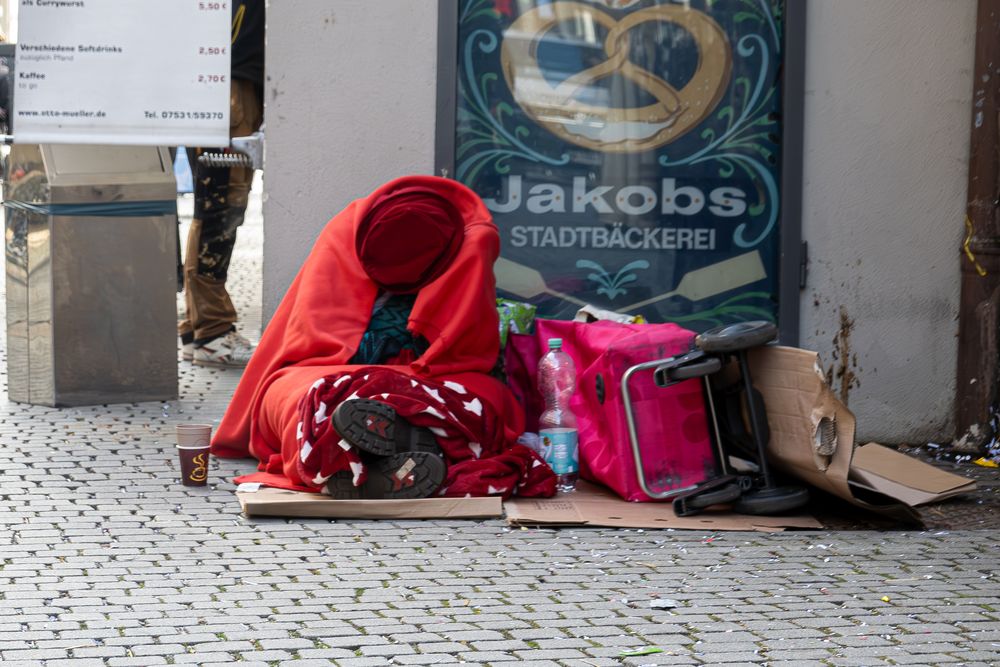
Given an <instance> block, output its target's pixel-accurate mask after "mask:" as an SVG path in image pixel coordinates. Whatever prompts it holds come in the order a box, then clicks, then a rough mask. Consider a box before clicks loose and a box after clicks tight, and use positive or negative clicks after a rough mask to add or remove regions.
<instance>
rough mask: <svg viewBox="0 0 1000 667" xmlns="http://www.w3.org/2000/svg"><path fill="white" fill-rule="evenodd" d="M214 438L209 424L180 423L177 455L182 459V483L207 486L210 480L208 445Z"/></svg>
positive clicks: (178, 426)
mask: <svg viewBox="0 0 1000 667" xmlns="http://www.w3.org/2000/svg"><path fill="white" fill-rule="evenodd" d="M211 439H212V427H211V425H209V424H178V425H177V455H178V457H179V458H180V461H181V483H182V484H184V486H205V484H206V483H207V482H208V461H209V456H210V455H209V451H208V445H209V442H210V441H211Z"/></svg>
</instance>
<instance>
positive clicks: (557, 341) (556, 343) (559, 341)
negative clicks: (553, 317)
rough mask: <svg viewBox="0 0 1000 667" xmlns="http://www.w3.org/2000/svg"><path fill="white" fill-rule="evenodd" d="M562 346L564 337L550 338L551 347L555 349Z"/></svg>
mask: <svg viewBox="0 0 1000 667" xmlns="http://www.w3.org/2000/svg"><path fill="white" fill-rule="evenodd" d="M561 347H562V338H550V339H549V349H550V350H554V349H557V348H561Z"/></svg>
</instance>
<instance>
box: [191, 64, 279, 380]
mask: <svg viewBox="0 0 1000 667" xmlns="http://www.w3.org/2000/svg"><path fill="white" fill-rule="evenodd" d="M262 115H263V113H262V106H261V100H260V99H259V97H258V95H257V92H256V90H255V89H254V86H253V84H252V83H251V82H249V81H244V80H242V79H234V80H233V83H232V92H231V95H230V136H234V137H235V136H247V135H249V134H252V133H253V132H255V131H256V130H257V129H258V128H259V127H260V124H261V120H262ZM197 152H198V153H201V152H202V151H201V149H199V150H198V151H197ZM252 180H253V170H252V169H250V168H246V167H231V168H220V167H207V166H205V165H201V164H198V163H197V160H195V162H194V181H195V183H194V189H195V211H194V219H193V220H192V223H191V229H190V231H189V232H188V242H187V250H186V253H185V259H184V299H185V309H186V314H185V318H184V319H183V320H182V321H181V322H180V324H179V325H178V332H179V334H180V336H181V343H182V344H183V346H184V355H183V356H184V358H188V357H190V358H191V359H192V360H193V361H194V363H196V364H200V365H210V366H234V367H241V366H245V365H246V363H247V361H248V360H249V358H250V354H251V353H252V351H253V350H252V347H251V346H250V343H249V342H248V341H247V340H246V339H245V338H243V337H242V336H240V335H239V334H238V333H237V332H236V321H237V314H236V308H235V307H234V306H233V302H232V300H231V299H230V297H229V292H228V291H227V290H226V279H227V277H228V272H229V263H230V260H231V259H232V254H233V247H234V246H235V244H236V230H237V228H238V227H239V226H240V225H241V224H243V217H244V214H245V212H246V207H247V200H248V198H249V194H250V186H251V183H252Z"/></svg>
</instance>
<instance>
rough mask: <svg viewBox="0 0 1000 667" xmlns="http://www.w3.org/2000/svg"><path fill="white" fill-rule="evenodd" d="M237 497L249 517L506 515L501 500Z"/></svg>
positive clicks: (260, 493) (274, 493)
mask: <svg viewBox="0 0 1000 667" xmlns="http://www.w3.org/2000/svg"><path fill="white" fill-rule="evenodd" d="M236 497H237V499H239V501H240V506H241V507H242V508H243V512H244V513H245V514H246V515H247V516H294V517H303V518H310V519H488V518H495V517H500V516H503V503H502V501H501V500H500V498H499V497H490V498H420V499H419V500H334V499H333V498H330V497H329V496H324V495H322V494H319V493H300V492H298V491H286V490H284V489H272V488H267V487H262V488H260V489H258V490H256V491H248V490H244V491H240V490H239V489H237V491H236Z"/></svg>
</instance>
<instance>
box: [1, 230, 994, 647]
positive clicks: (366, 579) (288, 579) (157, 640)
mask: <svg viewBox="0 0 1000 667" xmlns="http://www.w3.org/2000/svg"><path fill="white" fill-rule="evenodd" d="M260 242H261V227H260V220H259V217H258V216H252V217H251V219H250V220H249V221H248V223H247V225H246V226H245V227H244V228H243V229H242V230H241V232H240V240H239V244H238V246H237V257H236V260H235V262H234V266H235V272H234V278H233V284H234V288H235V289H234V292H235V296H236V300H237V303H238V307H239V309H240V312H241V313H243V314H244V316H246V319H247V320H248V322H247V325H246V326H245V331H246V332H247V333H248V334H249V335H250V336H251V337H253V336H254V335H255V334H256V333H257V331H255V328H256V327H257V326H259V313H260V308H259V299H260V294H259V291H257V290H258V289H259V282H260V281H259V273H260ZM0 340H2V339H0ZM0 349H3V350H4V353H5V350H6V344H5V342H4V343H3V344H2V345H0ZM180 372H181V393H182V397H181V399H180V400H178V401H171V402H168V403H162V404H161V403H143V404H133V405H115V406H98V407H86V408H72V409H61V410H55V409H50V408H44V407H31V406H24V405H16V404H12V403H10V402H8V401H7V399H6V378H4V379H3V381H4V393H3V394H2V395H0V415H2V424H0V467H2V472H0V662H2V664H4V665H11V666H14V665H42V664H44V665H53V666H54V665H62V664H81V665H83V664H94V665H102V664H107V665H156V664H211V663H234V662H239V663H240V664H243V665H279V664H286V663H287V664H293V663H294V664H297V665H310V664H314V665H320V664H323V665H325V664H337V665H343V666H345V667H347V666H353V665H423V664H444V665H452V664H473V665H492V666H500V665H507V664H513V663H518V664H527V665H535V666H537V667H542V666H545V665H549V666H552V665H580V666H587V665H590V666H595V665H667V664H687V665H695V664H753V665H759V664H774V665H781V664H801V665H819V664H822V665H881V664H925V665H931V664H977V665H988V664H1000V586H998V576H997V568H998V564H1000V558H998V552H997V539H996V537H995V535H994V534H993V533H992V532H990V531H985V530H980V531H961V532H944V531H937V532H930V531H929V532H899V531H888V532H887V531H883V532H876V531H869V532H796V533H784V534H762V533H720V534H706V533H699V532H685V531H642V530H611V529H574V530H569V529H564V530H510V529H508V528H506V527H505V526H504V524H503V523H502V522H500V521H480V522H475V521H426V522H419V521H398V522H395V521H381V522H375V521H316V520H294V521H286V520H281V519H247V518H245V517H243V516H241V515H240V512H239V506H238V504H237V502H236V500H235V498H234V496H233V485H232V484H231V483H230V482H229V481H228V480H229V479H230V478H231V477H232V476H233V475H235V474H238V473H242V472H247V471H249V470H250V469H251V467H252V466H251V464H250V463H249V462H247V461H216V462H214V464H213V469H212V480H213V483H212V484H211V485H210V486H209V487H207V488H204V489H190V488H184V487H182V486H180V485H179V484H178V483H177V482H176V479H177V473H178V471H177V463H176V461H175V456H174V452H173V451H172V449H171V439H172V429H173V426H174V425H175V424H176V423H178V422H182V421H191V420H196V421H204V420H207V421H212V422H217V420H218V419H219V417H220V416H221V414H222V412H223V409H224V407H225V405H226V402H227V399H228V397H229V394H230V392H231V391H232V389H233V387H234V385H235V383H236V381H237V379H238V373H237V372H234V371H219V370H208V369H201V368H195V367H192V366H190V365H188V364H183V365H182V366H181V371H180ZM657 598H661V599H662V598H669V599H672V600H674V601H676V603H677V604H676V607H674V608H672V609H662V610H661V609H653V608H651V606H650V603H651V601H652V600H655V599H657ZM646 647H655V648H657V649H660V650H662V652H660V653H651V654H648V655H643V656H624V655H622V654H623V652H626V651H635V650H637V649H642V648H646Z"/></svg>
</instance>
